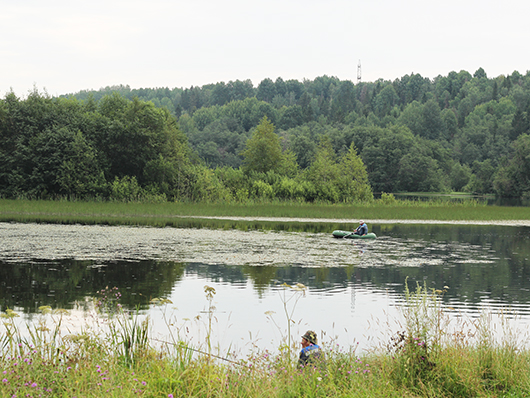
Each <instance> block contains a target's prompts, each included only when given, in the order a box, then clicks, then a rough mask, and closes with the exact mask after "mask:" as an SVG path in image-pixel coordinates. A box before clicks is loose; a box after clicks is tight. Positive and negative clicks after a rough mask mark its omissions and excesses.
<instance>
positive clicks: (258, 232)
mask: <svg viewBox="0 0 530 398" xmlns="http://www.w3.org/2000/svg"><path fill="white" fill-rule="evenodd" d="M353 227H354V226H351V225H327V224H325V223H318V224H303V223H300V224H297V223H288V224H286V223H283V224H281V223H276V224H274V223H272V224H271V223H269V224H267V223H262V224H256V223H250V224H248V223H247V224H245V223H239V224H229V227H228V228H227V226H226V225H224V226H220V227H218V228H145V227H141V228H140V227H110V226H83V225H47V224H15V223H0V242H1V246H0V273H1V278H0V293H1V299H2V301H1V302H0V305H1V310H2V311H5V310H6V309H7V308H11V309H14V310H16V311H17V312H20V313H24V314H25V316H24V317H23V318H22V319H23V320H24V321H29V322H31V320H32V319H34V317H35V313H36V312H37V311H38V307H39V306H42V305H50V306H52V307H53V308H66V309H71V310H72V314H73V315H72V319H73V320H72V322H73V323H76V322H77V323H79V322H82V320H86V316H85V315H86V313H87V312H89V311H90V309H91V308H92V298H93V297H96V296H97V294H96V292H97V291H98V290H100V289H103V288H105V287H107V286H108V287H117V288H118V289H119V291H120V292H121V294H122V299H121V302H122V304H123V305H124V306H125V307H126V308H129V309H134V308H140V310H141V313H142V314H145V315H149V316H150V318H151V319H152V322H153V323H152V324H153V329H152V333H153V336H155V337H156V338H160V339H164V338H167V336H168V330H169V329H170V330H172V331H173V332H176V331H177V330H178V332H179V333H180V335H181V337H184V338H186V339H189V340H191V341H193V342H195V343H196V344H201V342H204V339H205V333H206V324H207V316H208V313H207V309H208V305H209V303H208V301H207V299H206V297H205V293H204V286H205V285H208V286H211V287H213V288H215V290H216V294H215V296H214V299H213V303H212V304H213V305H214V306H215V309H214V310H213V313H214V319H213V331H214V333H213V341H214V342H215V343H216V345H218V346H219V347H220V348H221V350H226V349H228V348H230V349H231V350H236V351H239V352H247V351H248V350H250V349H252V347H259V348H260V349H264V348H269V349H276V348H277V347H278V345H279V344H280V343H281V341H282V338H283V337H284V336H285V335H286V333H287V321H286V315H285V308H284V302H286V304H287V309H288V311H289V312H290V313H292V319H293V320H294V323H293V324H292V335H293V337H294V339H296V340H298V339H299V335H301V334H302V333H303V332H304V331H305V330H306V329H314V330H317V331H318V332H319V334H320V335H321V337H322V340H323V342H325V343H328V344H331V343H333V344H339V345H340V346H342V347H349V346H354V347H356V346H359V347H361V349H368V348H370V347H373V346H377V345H381V344H385V343H386V342H387V341H388V340H389V338H390V336H391V335H393V334H394V333H395V332H396V331H398V330H400V325H399V320H400V315H399V310H398V308H399V306H400V304H401V303H402V298H403V292H404V290H405V283H406V282H405V281H407V283H408V286H409V287H410V288H411V289H414V288H415V286H416V284H417V283H420V284H421V285H425V286H427V287H429V288H434V289H444V287H447V289H446V290H447V291H446V292H445V293H444V295H443V301H444V304H445V305H446V308H448V309H450V310H448V312H450V315H451V317H452V318H455V319H456V320H458V319H464V320H469V322H473V319H476V318H477V317H478V316H479V315H480V314H481V313H483V312H484V311H491V312H492V313H498V312H500V311H508V312H506V313H507V314H508V315H507V316H508V317H509V318H510V319H511V322H512V323H513V324H514V325H515V327H517V328H519V329H521V333H523V331H524V330H525V329H526V328H527V326H528V324H529V323H530V322H529V321H530V308H529V306H528V304H529V302H530V260H529V259H530V228H528V227H499V226H473V225H425V224H423V225H405V224H403V225H402V224H381V225H370V230H373V232H375V233H376V234H377V235H378V239H377V240H374V241H357V240H348V239H333V238H332V237H331V235H330V232H331V231H332V230H333V229H339V228H340V229H349V230H351V229H353ZM236 228H239V229H236ZM283 283H287V284H290V285H292V284H295V283H302V284H304V285H305V286H307V291H306V293H305V294H304V295H300V294H298V293H295V292H294V291H291V290H289V289H287V290H286V289H285V288H284V287H283V286H282V284H283ZM154 297H158V298H167V299H170V300H171V301H172V303H173V304H168V305H166V306H163V307H157V306H152V305H150V304H149V302H150V299H152V298H154ZM84 314H85V315H84Z"/></svg>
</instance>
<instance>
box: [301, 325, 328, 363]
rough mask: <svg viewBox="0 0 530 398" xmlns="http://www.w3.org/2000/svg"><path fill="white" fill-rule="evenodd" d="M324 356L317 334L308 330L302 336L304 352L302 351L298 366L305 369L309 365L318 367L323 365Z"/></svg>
mask: <svg viewBox="0 0 530 398" xmlns="http://www.w3.org/2000/svg"><path fill="white" fill-rule="evenodd" d="M323 360H324V354H323V353H322V350H321V349H320V346H319V345H317V334H316V333H315V332H313V331H312V330H308V331H307V332H305V334H304V335H303V336H302V351H300V358H299V359H298V366H300V367H301V368H304V367H306V366H308V365H313V366H316V365H318V364H319V363H322V362H323Z"/></svg>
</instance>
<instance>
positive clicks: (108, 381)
mask: <svg viewBox="0 0 530 398" xmlns="http://www.w3.org/2000/svg"><path fill="white" fill-rule="evenodd" d="M205 292H206V294H207V299H208V300H209V298H208V293H209V292H207V291H205ZM100 293H101V295H102V296H101V297H100V299H99V300H98V301H97V304H96V306H95V308H96V309H99V310H100V312H99V313H98V314H97V316H99V317H102V318H103V320H105V322H104V323H102V324H104V325H105V327H103V328H102V329H101V330H98V329H92V328H84V329H83V330H81V331H79V332H76V333H69V332H64V329H61V328H60V322H61V319H62V317H63V316H65V314H64V311H58V310H55V311H52V310H51V309H50V308H42V309H41V310H42V313H41V315H40V319H39V320H38V322H36V323H34V326H27V328H28V329H29V330H30V333H22V331H21V327H20V325H19V324H18V323H17V322H16V321H15V320H16V319H17V314H16V313H15V312H13V311H7V312H6V313H4V314H2V321H3V328H4V329H5V330H6V331H7V330H8V331H9V332H8V333H4V334H3V336H4V337H3V338H2V342H1V350H0V372H1V374H0V383H1V388H0V397H101V396H105V397H120V398H123V397H136V396H144V397H167V398H170V397H173V398H175V397H525V396H528V395H529V394H530V366H529V365H530V352H529V351H528V349H526V348H525V347H524V345H519V343H518V342H517V340H516V339H515V337H514V336H515V335H514V334H513V333H511V332H510V331H509V327H508V326H506V325H505V327H506V328H507V330H506V332H507V333H503V334H501V336H502V337H501V338H500V340H496V339H495V338H494V336H493V329H494V326H493V325H492V324H491V323H490V320H489V318H488V316H487V315H485V316H484V317H483V318H481V319H480V320H478V321H476V322H471V323H470V324H467V325H466V326H465V327H461V328H454V327H451V326H450V324H449V323H448V321H447V311H449V309H448V308H444V307H443V305H442V301H441V300H440V295H441V294H443V292H440V291H429V290H427V289H426V288H423V287H419V286H418V288H417V289H416V290H415V291H413V292H409V291H407V292H406V294H405V297H404V305H403V306H402V312H403V319H404V321H403V329H402V330H400V331H397V332H396V334H395V338H394V339H393V340H392V341H391V342H387V343H388V344H386V345H382V346H381V348H379V349H374V350H373V351H371V352H369V353H366V354H363V355H358V354H357V353H356V352H355V350H354V349H352V348H350V347H347V348H346V349H343V348H341V347H338V346H337V345H333V343H328V344H324V345H323V346H324V352H325V354H326V363H325V366H322V367H319V368H312V367H309V368H305V369H300V368H298V367H297V366H296V356H295V355H296V352H297V350H298V349H299V348H297V349H296V350H295V352H294V353H290V352H289V351H286V350H283V349H280V350H279V352H278V353H271V352H268V351H255V352H253V353H251V354H249V355H248V356H247V357H246V358H244V359H239V360H237V361H236V360H230V361H227V360H222V359H219V357H217V356H214V355H210V353H209V352H200V351H199V350H194V349H193V347H191V346H190V345H189V343H188V342H185V341H182V340H180V339H179V338H178V330H177V331H176V335H175V341H174V342H169V343H168V344H165V345H162V346H160V345H159V346H155V345H154V344H152V343H153V341H151V340H149V339H147V340H146V339H145V336H144V335H139V334H135V333H134V332H133V329H135V328H136V327H138V325H139V321H138V319H137V315H136V314H134V313H132V314H128V313H126V312H124V311H122V310H121V307H119V306H118V305H117V300H114V298H115V297H118V294H117V293H118V292H117V291H116V290H115V289H105V291H102V292H100ZM210 294H211V292H210ZM101 311H104V312H103V313H102V312H101ZM470 325H474V326H473V328H472V329H470V328H469V326H470ZM171 327H172V326H171V325H170V324H168V328H171ZM142 330H148V328H145V329H144V328H143V327H142ZM464 331H466V333H462V332H464ZM214 337H215V336H210V332H209V331H208V337H207V338H208V339H210V338H214ZM131 342H132V344H131ZM293 347H294V346H293ZM124 350H125V351H126V352H127V355H123V353H124Z"/></svg>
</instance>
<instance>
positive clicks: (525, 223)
mask: <svg viewBox="0 0 530 398" xmlns="http://www.w3.org/2000/svg"><path fill="white" fill-rule="evenodd" d="M179 217H182V218H197V219H209V220H233V221H265V222H267V221H270V222H305V223H319V222H321V223H339V224H356V223H358V222H359V220H358V219H339V218H335V219H333V218H291V217H237V216H179ZM364 222H366V223H367V224H450V225H500V226H507V227H530V220H488V221H484V220H371V219H364Z"/></svg>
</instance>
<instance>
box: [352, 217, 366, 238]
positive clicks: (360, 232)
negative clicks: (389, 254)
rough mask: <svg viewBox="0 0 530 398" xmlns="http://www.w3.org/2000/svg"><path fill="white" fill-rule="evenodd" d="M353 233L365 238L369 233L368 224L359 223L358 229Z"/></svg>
mask: <svg viewBox="0 0 530 398" xmlns="http://www.w3.org/2000/svg"><path fill="white" fill-rule="evenodd" d="M353 233H354V234H355V235H361V236H364V235H366V234H367V233H368V226H367V225H366V223H365V222H364V221H363V220H361V221H359V226H358V227H357V229H356V230H355V231H353Z"/></svg>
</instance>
